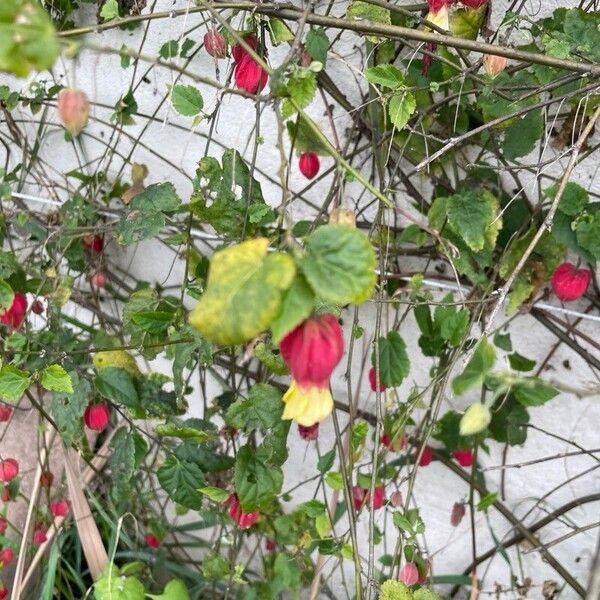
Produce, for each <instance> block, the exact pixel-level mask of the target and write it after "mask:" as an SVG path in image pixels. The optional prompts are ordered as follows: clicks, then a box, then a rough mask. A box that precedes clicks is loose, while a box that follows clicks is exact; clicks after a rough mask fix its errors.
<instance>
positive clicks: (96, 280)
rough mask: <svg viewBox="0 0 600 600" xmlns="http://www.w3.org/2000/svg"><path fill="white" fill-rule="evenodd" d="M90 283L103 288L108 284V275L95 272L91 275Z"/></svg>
mask: <svg viewBox="0 0 600 600" xmlns="http://www.w3.org/2000/svg"><path fill="white" fill-rule="evenodd" d="M90 283H91V284H92V285H93V286H94V287H97V288H103V287H104V286H105V285H106V275H105V274H104V273H94V274H93V275H92V276H91V277H90Z"/></svg>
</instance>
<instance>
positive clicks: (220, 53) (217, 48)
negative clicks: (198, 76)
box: [204, 30, 227, 58]
mask: <svg viewBox="0 0 600 600" xmlns="http://www.w3.org/2000/svg"><path fill="white" fill-rule="evenodd" d="M204 49H205V50H206V52H207V54H210V56H212V57H213V58H225V57H226V56H227V40H226V39H225V36H224V35H223V34H222V33H219V32H218V31H214V30H213V31H207V32H206V33H205V34H204Z"/></svg>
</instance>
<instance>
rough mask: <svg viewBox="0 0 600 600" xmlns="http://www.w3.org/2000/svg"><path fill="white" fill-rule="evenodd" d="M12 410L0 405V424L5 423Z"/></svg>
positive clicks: (6, 405) (5, 405)
mask: <svg viewBox="0 0 600 600" xmlns="http://www.w3.org/2000/svg"><path fill="white" fill-rule="evenodd" d="M12 413H13V409H12V408H11V407H10V406H8V404H0V423H6V421H8V420H9V419H10V417H11V416H12Z"/></svg>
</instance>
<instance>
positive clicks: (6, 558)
mask: <svg viewBox="0 0 600 600" xmlns="http://www.w3.org/2000/svg"><path fill="white" fill-rule="evenodd" d="M14 557H15V553H14V552H13V551H12V550H11V549H10V548H2V550H0V565H2V567H3V568H6V567H8V566H9V565H10V563H11V562H12V561H13V559H14Z"/></svg>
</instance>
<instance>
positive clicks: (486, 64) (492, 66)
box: [483, 54, 508, 77]
mask: <svg viewBox="0 0 600 600" xmlns="http://www.w3.org/2000/svg"><path fill="white" fill-rule="evenodd" d="M507 62H508V61H507V60H506V58H505V57H504V56H497V55H496V54H486V55H485V56H484V57H483V68H484V69H485V72H486V73H487V74H488V75H489V76H490V77H496V75H499V74H500V73H502V71H504V69H506V63H507Z"/></svg>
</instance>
